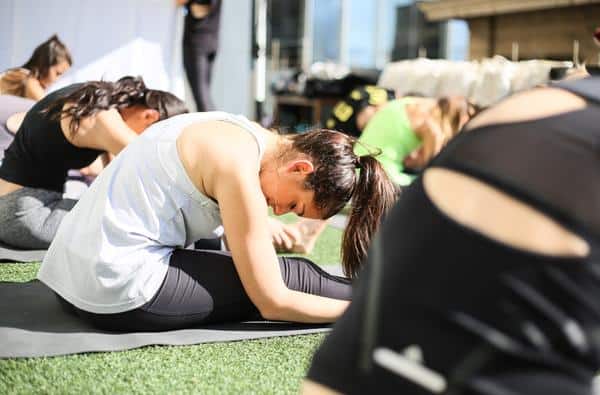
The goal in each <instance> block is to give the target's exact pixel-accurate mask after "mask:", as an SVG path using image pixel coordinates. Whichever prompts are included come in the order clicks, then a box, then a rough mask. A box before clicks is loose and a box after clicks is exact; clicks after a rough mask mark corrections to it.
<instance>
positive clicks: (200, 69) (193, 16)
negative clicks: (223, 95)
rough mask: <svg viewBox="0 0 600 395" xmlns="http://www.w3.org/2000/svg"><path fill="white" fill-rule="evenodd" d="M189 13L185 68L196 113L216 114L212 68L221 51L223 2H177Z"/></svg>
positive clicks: (218, 0) (186, 21) (219, 0)
mask: <svg viewBox="0 0 600 395" xmlns="http://www.w3.org/2000/svg"><path fill="white" fill-rule="evenodd" d="M175 4H177V5H179V6H184V7H185V9H186V15H185V21H184V30H183V66H184V68H185V74H186V75H187V78H188V82H189V84H190V88H191V90H192V94H193V95H194V101H195V102H196V109H197V111H200V112H202V111H213V110H215V105H214V103H213V101H212V95H211V92H210V87H211V81H212V73H213V64H214V61H215V57H216V56H217V49H218V48H219V24H220V18H221V0H175Z"/></svg>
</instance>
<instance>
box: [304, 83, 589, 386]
mask: <svg viewBox="0 0 600 395" xmlns="http://www.w3.org/2000/svg"><path fill="white" fill-rule="evenodd" d="M598 124H600V78H588V79H584V80H580V81H574V82H569V83H564V84H559V85H557V86H554V87H548V88H539V89H533V90H529V91H525V92H522V93H518V94H515V95H513V96H511V97H509V98H507V99H505V100H504V101H502V102H500V103H498V104H496V105H494V106H493V107H491V108H489V109H487V110H484V111H483V112H482V113H481V114H480V115H479V116H477V117H475V118H474V119H473V120H472V121H471V122H470V123H469V125H468V128H469V130H470V131H469V132H468V133H463V134H461V135H459V136H458V137H456V138H455V139H454V140H453V141H452V142H450V144H449V145H448V146H447V147H446V149H445V150H443V151H442V152H441V153H440V155H439V156H438V157H437V158H435V159H434V160H433V162H432V163H431V164H430V165H429V166H428V167H427V168H426V169H425V171H424V173H423V176H421V177H419V178H417V180H416V181H415V182H414V183H412V184H411V186H410V187H408V188H406V189H405V190H404V191H403V193H402V195H401V197H400V199H399V201H398V204H397V205H396V207H394V209H393V210H392V211H391V212H390V214H389V215H388V216H387V217H386V220H385V223H384V224H383V226H382V228H381V232H380V233H379V234H378V235H377V237H376V238H375V240H374V241H373V243H372V248H371V250H370V251H369V257H368V262H367V264H366V265H365V267H364V268H365V269H364V271H363V272H362V273H361V275H360V277H359V280H358V282H357V284H356V288H355V293H354V294H353V301H352V304H351V306H350V308H349V309H348V310H347V311H346V312H345V314H344V315H343V316H342V317H341V318H340V319H339V320H338V322H337V323H336V326H335V327H334V329H333V331H332V332H331V334H330V335H329V336H328V337H327V338H326V339H325V341H324V342H323V344H322V345H321V347H320V349H319V350H317V352H316V353H315V355H314V357H313V361H312V365H311V367H310V370H309V372H308V380H307V381H306V382H305V384H304V391H303V393H304V394H315V393H320V394H326V393H333V391H336V392H342V393H347V394H366V393H371V392H374V391H376V392H377V393H382V394H383V393H385V394H388V393H389V394H411V395H425V394H457V395H459V394H460V395H505V394H506V395H508V394H522V395H566V394H569V395H584V394H586V395H589V394H592V393H593V391H592V379H593V378H594V376H595V375H597V374H598V371H599V370H600V337H598V333H599V332H598V331H599V329H600V314H599V312H600V303H599V302H598V295H600V262H598V256H599V255H598V254H599V253H600V207H599V204H600V200H599V197H600V183H598V174H599V169H600V155H599V153H600V151H599V142H600V128H598ZM515 142H518V144H516V143H515Z"/></svg>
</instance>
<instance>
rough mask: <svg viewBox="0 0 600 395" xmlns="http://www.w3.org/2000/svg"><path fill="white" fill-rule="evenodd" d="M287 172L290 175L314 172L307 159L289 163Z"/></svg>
mask: <svg viewBox="0 0 600 395" xmlns="http://www.w3.org/2000/svg"><path fill="white" fill-rule="evenodd" d="M287 171H288V172H290V173H300V174H302V175H306V174H310V173H312V172H313V171H315V167H314V165H313V164H312V162H311V161H309V160H307V159H295V160H293V161H291V162H289V164H288V166H287Z"/></svg>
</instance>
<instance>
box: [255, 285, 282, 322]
mask: <svg viewBox="0 0 600 395" xmlns="http://www.w3.org/2000/svg"><path fill="white" fill-rule="evenodd" d="M286 296H287V295H286V292H285V291H284V292H280V293H278V295H269V297H266V298H264V299H263V300H261V301H260V303H257V304H256V307H257V309H258V312H259V313H260V315H261V316H262V317H263V318H264V319H265V320H269V321H284V320H285V318H284V317H285V311H286V310H287V309H286V307H285V306H286V304H285V300H286Z"/></svg>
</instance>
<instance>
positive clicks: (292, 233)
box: [269, 218, 301, 252]
mask: <svg viewBox="0 0 600 395" xmlns="http://www.w3.org/2000/svg"><path fill="white" fill-rule="evenodd" d="M269 230H270V232H271V238H272V239H273V246H275V249H276V250H277V251H278V252H290V251H292V248H293V247H294V245H295V244H296V242H297V241H299V240H300V237H301V235H300V231H299V230H298V229H296V227H295V226H294V225H286V224H284V223H283V222H280V221H279V220H277V219H275V218H269Z"/></svg>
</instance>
